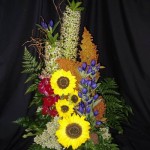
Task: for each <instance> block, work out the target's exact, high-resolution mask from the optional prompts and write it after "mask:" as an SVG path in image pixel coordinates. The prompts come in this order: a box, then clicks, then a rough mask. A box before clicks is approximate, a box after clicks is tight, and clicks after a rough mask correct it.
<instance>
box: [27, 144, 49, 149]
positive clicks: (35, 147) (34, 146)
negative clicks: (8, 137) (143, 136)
mask: <svg viewBox="0 0 150 150" xmlns="http://www.w3.org/2000/svg"><path fill="white" fill-rule="evenodd" d="M28 150H50V149H49V148H42V146H41V145H38V144H32V145H31V146H30V147H29V148H28Z"/></svg>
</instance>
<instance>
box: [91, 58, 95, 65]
mask: <svg viewBox="0 0 150 150" xmlns="http://www.w3.org/2000/svg"><path fill="white" fill-rule="evenodd" d="M95 65H96V61H95V60H94V59H93V60H92V61H91V66H93V67H94V66H95Z"/></svg>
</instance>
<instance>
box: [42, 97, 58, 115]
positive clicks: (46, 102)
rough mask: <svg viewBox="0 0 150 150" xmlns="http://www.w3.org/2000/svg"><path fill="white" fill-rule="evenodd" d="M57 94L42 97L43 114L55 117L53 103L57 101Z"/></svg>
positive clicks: (55, 112)
mask: <svg viewBox="0 0 150 150" xmlns="http://www.w3.org/2000/svg"><path fill="white" fill-rule="evenodd" d="M58 99H59V96H58V95H56V96H54V97H53V96H49V97H43V98H42V100H43V106H42V114H43V115H47V114H48V115H50V116H52V117H55V116H56V115H57V114H58V113H57V111H56V109H55V107H54V105H55V103H56V102H57V101H58Z"/></svg>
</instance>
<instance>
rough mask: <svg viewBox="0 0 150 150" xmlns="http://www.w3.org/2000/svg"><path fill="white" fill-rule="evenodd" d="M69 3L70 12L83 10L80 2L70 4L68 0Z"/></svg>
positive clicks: (73, 0)
mask: <svg viewBox="0 0 150 150" xmlns="http://www.w3.org/2000/svg"><path fill="white" fill-rule="evenodd" d="M68 3H69V7H70V9H71V10H72V11H82V10H84V8H83V7H81V4H82V2H75V0H72V1H71V2H70V0H68Z"/></svg>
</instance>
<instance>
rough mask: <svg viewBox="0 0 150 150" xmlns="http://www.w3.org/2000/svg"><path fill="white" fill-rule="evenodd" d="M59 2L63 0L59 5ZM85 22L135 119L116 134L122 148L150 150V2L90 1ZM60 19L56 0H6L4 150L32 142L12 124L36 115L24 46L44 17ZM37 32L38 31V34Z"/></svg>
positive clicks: (1, 49)
mask: <svg viewBox="0 0 150 150" xmlns="http://www.w3.org/2000/svg"><path fill="white" fill-rule="evenodd" d="M55 2H56V4H57V3H58V0H57V1H56V0H55ZM84 6H85V11H84V12H83V13H82V24H81V27H82V28H81V29H83V26H86V27H87V28H88V30H90V32H91V33H92V34H93V36H94V42H95V43H96V44H97V46H98V49H99V52H100V62H101V64H103V65H105V66H106V69H105V70H103V71H102V75H103V77H114V78H115V79H116V81H117V83H118V85H119V87H120V92H121V94H122V95H123V96H124V97H125V100H126V102H127V104H129V105H131V106H132V109H133V112H134V116H133V117H130V120H131V121H130V122H131V125H130V126H127V125H124V134H123V135H122V136H115V139H116V142H117V143H119V145H120V149H122V150H149V149H150V144H149V142H150V117H149V115H150V69H149V65H150V1H149V0H85V2H84ZM41 16H42V17H43V18H44V19H45V20H46V21H47V22H48V21H49V20H50V19H53V20H54V21H56V20H58V15H57V13H56V11H55V8H54V5H53V3H52V0H38V1H31V0H21V1H20V0H13V1H11V0H0V150H26V149H27V147H28V145H29V144H30V143H31V141H32V139H22V138H21V134H22V133H23V129H22V128H21V127H18V126H17V125H15V124H13V123H12V121H14V120H16V119H17V118H19V117H21V116H25V115H27V114H30V113H32V110H28V107H27V106H28V104H29V101H30V99H31V95H24V92H25V89H26V88H27V85H25V84H24V81H25V79H26V77H27V76H26V75H25V74H21V73H20V72H21V70H22V67H21V62H22V56H23V49H24V47H23V46H22V45H23V43H24V42H26V41H27V40H29V39H30V36H31V35H32V30H33V29H35V24H36V23H40V17H41ZM35 34H36V33H35Z"/></svg>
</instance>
